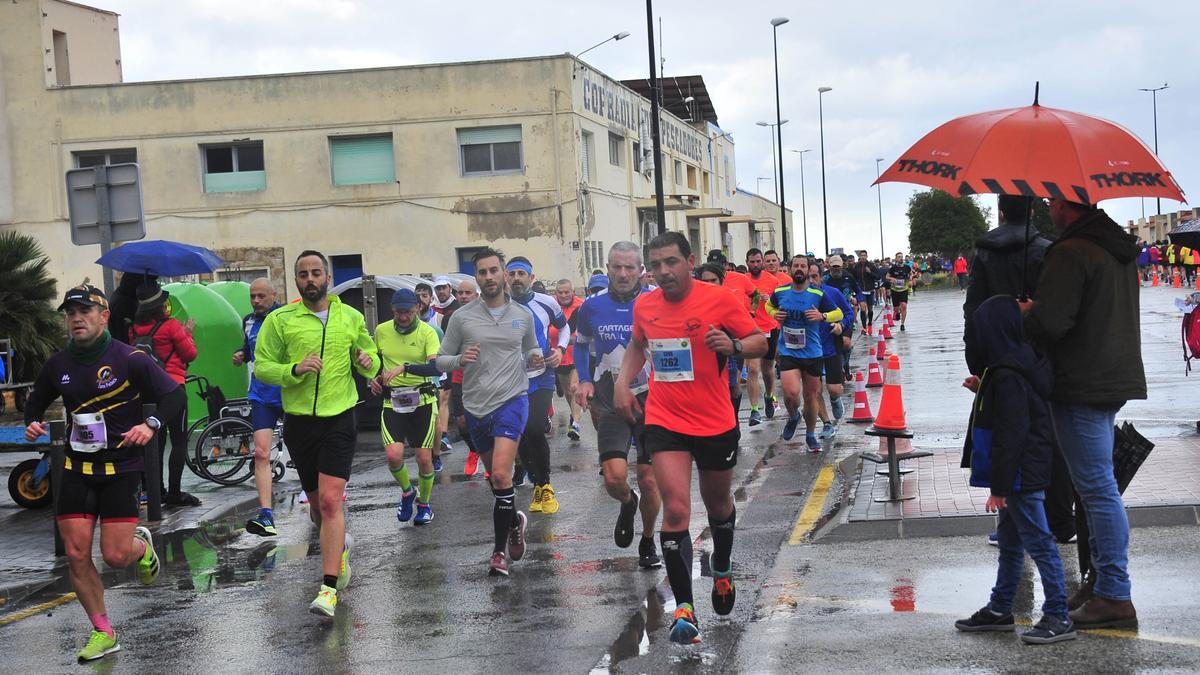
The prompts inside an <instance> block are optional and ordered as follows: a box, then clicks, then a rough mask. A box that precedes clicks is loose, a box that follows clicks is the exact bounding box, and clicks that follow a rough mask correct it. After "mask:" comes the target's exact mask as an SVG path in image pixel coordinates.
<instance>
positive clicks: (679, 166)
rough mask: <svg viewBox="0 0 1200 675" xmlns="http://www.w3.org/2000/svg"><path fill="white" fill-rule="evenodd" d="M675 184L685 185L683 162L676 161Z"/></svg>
mask: <svg viewBox="0 0 1200 675" xmlns="http://www.w3.org/2000/svg"><path fill="white" fill-rule="evenodd" d="M675 184H676V185H683V162H681V161H679V160H675Z"/></svg>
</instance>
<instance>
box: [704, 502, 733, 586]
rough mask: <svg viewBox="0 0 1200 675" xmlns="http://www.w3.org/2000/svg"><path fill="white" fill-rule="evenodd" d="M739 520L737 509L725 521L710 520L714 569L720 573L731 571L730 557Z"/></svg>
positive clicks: (710, 518)
mask: <svg viewBox="0 0 1200 675" xmlns="http://www.w3.org/2000/svg"><path fill="white" fill-rule="evenodd" d="M736 520H737V507H734V509H733V510H732V511H730V512H729V517H728V518H726V519H724V520H716V519H715V518H713V517H711V516H710V517H709V518H708V529H709V531H710V532H711V533H712V540H713V552H712V559H711V562H712V568H713V569H714V570H716V571H718V572H728V571H729V556H730V554H731V553H732V552H733V526H734V522H735V521H736Z"/></svg>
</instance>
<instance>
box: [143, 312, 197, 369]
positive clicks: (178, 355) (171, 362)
mask: <svg viewBox="0 0 1200 675" xmlns="http://www.w3.org/2000/svg"><path fill="white" fill-rule="evenodd" d="M155 323H156V322H154V321H151V322H150V323H137V324H134V325H133V326H131V327H130V329H129V343H130V344H133V342H134V341H135V340H137V339H138V338H139V337H142V336H145V335H149V334H150V331H152V330H154V324H155ZM154 353H155V354H157V355H158V358H160V359H162V361H163V363H164V364H165V365H164V366H163V369H164V370H166V371H167V374H168V375H170V376H171V379H173V380H175V381H176V382H178V383H179V384H183V378H185V377H187V369H188V364H189V363H191V362H192V361H195V360H196V341H195V340H193V339H192V336H191V335H189V334H188V332H187V331H186V330H184V329H183V324H181V323H179V321H177V320H176V319H167V320H166V321H164V322H163V323H162V325H161V326H159V328H158V331H157V332H156V333H154Z"/></svg>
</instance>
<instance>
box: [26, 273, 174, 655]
mask: <svg viewBox="0 0 1200 675" xmlns="http://www.w3.org/2000/svg"><path fill="white" fill-rule="evenodd" d="M58 311H60V312H64V314H65V318H66V328H67V334H68V335H69V336H70V338H71V339H70V342H69V343H68V344H67V348H66V349H65V350H63V351H61V352H58V353H56V354H54V355H52V356H51V357H50V358H49V359H47V361H46V363H45V364H43V365H42V369H41V371H40V372H39V373H38V376H37V379H36V380H35V381H34V384H33V390H32V391H31V392H30V394H29V398H28V399H27V401H26V403H25V440H27V441H34V440H36V439H37V438H39V437H41V436H44V435H45V434H46V433H47V428H48V426H49V425H47V424H46V423H45V422H43V421H41V419H42V415H43V414H45V412H46V409H47V408H48V407H49V406H50V404H51V403H53V402H54V400H55V399H57V398H59V397H62V402H63V408H64V409H65V410H66V413H67V415H68V416H69V420H68V423H67V429H68V440H67V450H66V464H65V465H64V467H63V472H62V478H61V482H60V483H59V485H58V499H57V501H56V503H55V506H54V513H55V519H56V520H57V521H58V529H59V532H60V533H61V534H62V540H63V547H64V548H65V549H66V553H67V562H68V568H67V569H68V576H69V578H70V580H71V588H72V589H74V591H75V594H76V596H78V598H79V604H80V605H82V606H83V611H84V612H85V613H86V614H87V616H88V619H89V620H90V621H91V622H92V633H91V636H90V637H89V638H88V641H87V645H86V646H84V648H83V649H81V650H80V651H79V654H78V656H79V660H80V661H91V660H94V659H98V658H101V657H103V656H105V655H106V654H111V653H113V652H115V651H119V650H120V649H121V645H120V644H119V643H118V642H117V634H116V631H114V630H113V628H112V625H111V624H110V623H109V621H108V611H107V610H106V609H105V606H104V583H103V582H102V581H101V579H100V573H99V572H98V571H97V570H96V565H95V563H93V562H92V537H93V535H94V533H95V530H96V520H97V519H99V520H100V551H101V552H102V555H103V557H104V562H105V563H107V564H108V566H109V567H112V568H115V569H121V568H125V567H128V566H129V565H132V564H133V563H134V562H135V561H136V562H137V567H138V569H137V577H138V581H140V582H141V583H143V584H152V583H154V580H155V579H157V578H158V555H156V554H155V552H154V544H153V543H152V542H151V539H150V531H149V530H147V529H146V528H144V527H140V526H138V524H137V523H138V501H137V491H138V481H139V480H141V477H142V471H143V468H144V466H143V457H144V456H145V449H144V448H145V446H146V445H147V444H149V443H150V442H152V441H153V440H154V434H155V432H156V431H158V430H159V429H160V428H161V427H162V423H161V422H160V421H159V419H168V418H170V417H171V416H172V415H178V414H180V413H181V412H182V411H183V408H184V404H185V401H186V396H185V394H184V393H183V388H182V387H181V386H180V385H179V384H178V383H176V382H175V381H174V380H173V379H171V377H170V376H169V375H167V373H166V371H164V370H163V369H162V368H160V367H159V366H158V364H157V363H155V362H154V360H153V359H151V358H150V356H149V355H147V354H146V353H145V352H143V351H140V350H137V349H135V348H133V347H131V346H129V345H127V344H125V343H123V342H117V341H115V340H113V338H112V335H111V334H109V332H108V319H109V311H108V299H107V298H105V297H104V293H102V292H101V291H100V290H99V289H97V288H95V287H93V286H89V285H87V284H83V285H80V286H76V287H74V288H72V289H70V290H69V291H67V293H66V296H65V297H64V298H63V302H62V305H60V306H59V308H58ZM154 401H157V402H158V408H157V410H156V411H155V413H154V416H151V417H146V418H143V415H142V404H143V403H146V402H154ZM159 415H161V416H162V417H161V418H159V417H158V416H159Z"/></svg>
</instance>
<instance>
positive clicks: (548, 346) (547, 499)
mask: <svg viewBox="0 0 1200 675" xmlns="http://www.w3.org/2000/svg"><path fill="white" fill-rule="evenodd" d="M506 271H507V273H508V288H509V290H510V291H511V292H512V299H513V300H514V301H516V302H518V303H520V304H521V305H523V306H525V308H526V309H528V310H529V311H530V313H532V314H533V321H534V331H535V333H536V335H537V339H538V344H539V345H541V347H542V354H543V356H544V357H545V365H544V366H541V367H537V368H531V369H529V371H528V372H527V373H526V375H528V377H529V418H528V419H527V420H526V422H525V431H524V433H522V434H521V440H520V442H519V444H518V451H519V452H520V453H521V464H522V465H523V466H524V467H525V469H526V470H527V471H528V472H529V475H530V477H532V478H533V500H532V501H530V503H529V511H530V512H531V513H544V514H546V515H553V514H555V513H558V498H556V497H555V496H554V487H553V486H552V485H550V443H549V442H548V441H547V440H546V420H547V418H548V416H549V414H550V404H551V403H552V402H553V401H554V373H555V369H556V368H557V367H558V366H559V364H560V363H562V357H563V355H564V354H566V352H567V345H568V344H569V343H570V340H571V331H570V330H569V329H568V328H567V317H566V315H564V314H563V311H562V308H561V307H560V306H559V304H558V302H557V301H555V299H554V298H552V297H550V296H549V295H546V294H545V293H535V292H534V291H532V290H531V289H530V287H531V286H532V285H533V283H534V282H535V281H536V279H537V278H536V277H535V276H534V275H533V265H532V264H531V263H530V262H529V260H528V259H527V258H523V257H521V256H516V257H514V258H513V259H512V260H510V261H508V266H507V267H506ZM551 326H553V327H555V328H558V329H559V334H558V336H557V341H556V342H553V343H551V342H550V330H549V329H550V327H551Z"/></svg>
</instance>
